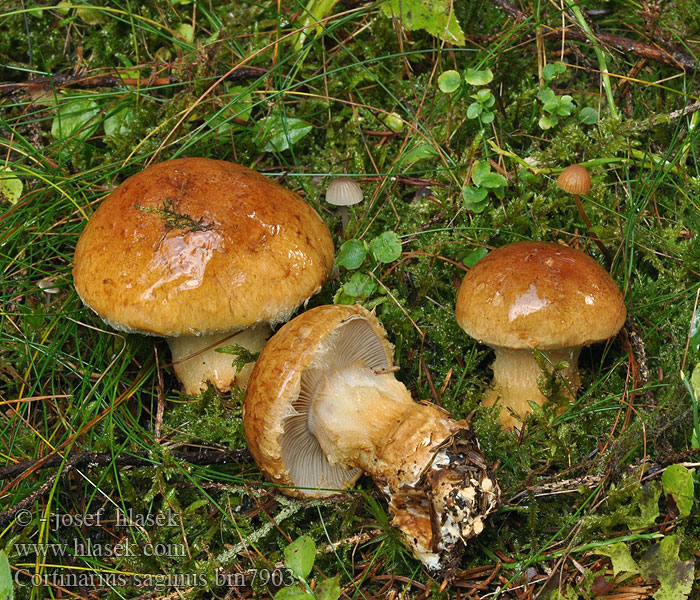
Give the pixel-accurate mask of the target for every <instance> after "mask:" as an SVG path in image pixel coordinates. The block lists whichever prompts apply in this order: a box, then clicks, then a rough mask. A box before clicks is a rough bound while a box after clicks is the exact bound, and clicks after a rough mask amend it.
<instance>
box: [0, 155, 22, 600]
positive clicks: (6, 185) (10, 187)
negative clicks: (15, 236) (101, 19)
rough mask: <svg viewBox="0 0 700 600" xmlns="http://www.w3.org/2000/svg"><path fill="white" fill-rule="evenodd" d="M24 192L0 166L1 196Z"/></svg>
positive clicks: (17, 196)
mask: <svg viewBox="0 0 700 600" xmlns="http://www.w3.org/2000/svg"><path fill="white" fill-rule="evenodd" d="M23 191H24V183H23V182H22V180H21V179H20V178H19V177H17V176H16V175H15V174H14V172H13V171H12V169H10V167H1V166H0V196H1V197H3V198H5V199H6V200H8V201H9V202H10V204H16V203H17V201H18V200H19V199H20V198H21V197H22V192H23ZM0 600H1V598H0Z"/></svg>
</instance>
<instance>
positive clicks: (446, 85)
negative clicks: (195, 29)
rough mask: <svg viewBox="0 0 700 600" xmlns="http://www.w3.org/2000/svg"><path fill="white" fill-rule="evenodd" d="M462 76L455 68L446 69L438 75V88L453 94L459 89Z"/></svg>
mask: <svg viewBox="0 0 700 600" xmlns="http://www.w3.org/2000/svg"><path fill="white" fill-rule="evenodd" d="M461 81H462V78H461V77H460V76H459V73H457V71H454V70H449V71H445V72H444V73H443V74H442V75H440V77H438V88H440V91H441V92H442V93H444V94H452V93H454V92H456V91H457V90H458V89H459V84H460V83H461Z"/></svg>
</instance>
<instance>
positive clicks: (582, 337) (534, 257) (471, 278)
mask: <svg viewBox="0 0 700 600" xmlns="http://www.w3.org/2000/svg"><path fill="white" fill-rule="evenodd" d="M456 316H457V322H458V323H459V325H460V326H461V327H462V329H464V330H465V331H466V332H467V333H468V334H469V335H470V336H472V337H473V338H475V339H477V340H478V341H480V342H482V343H485V344H488V345H490V346H500V347H506V348H513V349H525V348H535V347H537V348H539V349H541V350H547V349H551V348H565V347H576V346H584V345H587V344H590V343H593V342H597V341H601V340H605V339H608V338H610V337H612V336H613V335H615V334H616V333H617V332H618V331H619V329H620V327H622V324H623V323H624V321H625V316H626V310H625V305H624V301H623V298H622V294H621V293H620V290H619V289H618V288H617V286H616V285H615V282H614V281H613V279H612V278H611V277H610V275H609V274H608V273H607V271H605V269H603V268H602V267H601V266H600V265H599V264H598V263H597V262H596V261H595V260H593V259H592V258H591V257H590V256H588V255H586V254H584V253H583V252H579V251H578V250H573V249H572V248H568V247H566V246H560V245H557V244H550V243H544V242H516V243H514V244H509V245H507V246H504V247H502V248H499V249H497V250H494V251H493V252H491V253H489V254H488V255H487V256H486V257H484V258H483V259H481V260H480V261H479V262H478V263H477V264H476V265H475V266H474V267H473V268H471V269H470V270H469V272H468V273H467V275H466V277H465V278H464V280H463V281H462V285H461V287H460V289H459V295H458V297H457V311H456Z"/></svg>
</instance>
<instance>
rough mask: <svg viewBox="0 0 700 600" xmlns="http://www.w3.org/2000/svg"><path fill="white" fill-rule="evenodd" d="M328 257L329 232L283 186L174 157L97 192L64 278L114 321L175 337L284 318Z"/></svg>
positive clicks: (315, 281) (322, 273) (314, 287)
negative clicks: (100, 197)
mask: <svg viewBox="0 0 700 600" xmlns="http://www.w3.org/2000/svg"><path fill="white" fill-rule="evenodd" d="M333 259H334V248H333V242H332V239H331V237H330V233H329V231H328V228H327V227H326V225H325V224H324V222H323V221H322V219H321V218H320V217H319V215H318V214H317V213H316V212H315V211H314V209H313V208H311V207H310V206H309V205H308V204H306V203H305V202H304V201H303V200H302V199H301V198H300V197H299V196H297V195H296V194H295V193H294V192H292V191H290V190H287V189H285V188H284V187H282V186H280V185H279V184H277V183H276V182H274V181H272V180H270V179H268V178H266V177H265V176H263V175H261V174H259V173H256V172H254V171H252V170H250V169H247V168H246V167H242V166H240V165H237V164H234V163H229V162H224V161H217V160H211V159H205V158H183V159H176V160H171V161H165V162H162V163H159V164H156V165H153V166H151V167H149V168H147V169H145V170H144V171H141V172H140V173H137V174H136V175H133V176H132V177H130V178H129V179H127V180H126V181H124V182H123V183H122V184H121V185H120V186H119V187H118V188H116V189H115V190H114V191H113V192H112V193H111V194H109V196H107V197H106V198H105V199H104V201H103V202H102V204H101V205H100V206H99V208H98V209H97V210H96V211H95V213H94V214H93V216H92V217H91V219H90V221H89V222H88V224H87V226H86V227H85V230H84V231H83V233H82V235H81V236H80V239H79V241H78V244H77V247H76V251H75V260H74V268H73V278H74V281H75V287H76V289H77V291H78V294H79V295H80V297H81V299H82V300H83V302H84V303H85V304H87V305H88V306H89V307H90V308H92V309H93V310H94V311H95V312H97V313H98V314H99V315H100V316H101V317H102V318H103V319H105V320H106V321H107V322H108V323H110V324H111V325H113V326H114V327H116V328H118V329H122V330H126V331H140V332H143V333H151V334H154V335H165V336H176V335H183V334H199V333H215V332H225V331H232V330H236V329H242V328H244V327H248V326H250V325H253V324H255V323H259V322H273V323H274V322H280V321H283V320H286V319H287V318H288V317H289V316H290V314H291V313H292V312H293V311H294V310H295V309H296V308H297V307H298V306H299V305H300V304H301V303H303V302H304V301H305V300H306V299H307V298H309V297H310V296H311V295H312V294H314V293H315V292H316V291H318V289H319V288H320V287H321V285H322V284H323V282H324V281H325V279H326V278H327V276H328V275H329V274H330V271H331V269H332V266H333Z"/></svg>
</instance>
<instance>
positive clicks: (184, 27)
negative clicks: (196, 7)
mask: <svg viewBox="0 0 700 600" xmlns="http://www.w3.org/2000/svg"><path fill="white" fill-rule="evenodd" d="M175 31H176V32H177V33H178V34H179V35H180V36H182V37H183V38H184V39H185V40H186V41H188V42H192V41H193V40H194V28H193V27H192V25H190V24H189V23H180V24H179V25H178V26H177V27H176V28H175Z"/></svg>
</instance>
